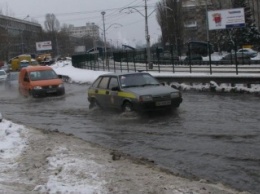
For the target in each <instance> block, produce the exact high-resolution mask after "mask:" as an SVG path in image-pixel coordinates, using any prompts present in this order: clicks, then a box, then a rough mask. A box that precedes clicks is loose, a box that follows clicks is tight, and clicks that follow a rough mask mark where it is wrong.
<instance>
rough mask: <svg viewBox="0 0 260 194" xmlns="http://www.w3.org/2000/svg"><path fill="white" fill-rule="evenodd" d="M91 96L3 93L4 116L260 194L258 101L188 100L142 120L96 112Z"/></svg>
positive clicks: (192, 96)
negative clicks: (35, 96) (91, 107)
mask: <svg viewBox="0 0 260 194" xmlns="http://www.w3.org/2000/svg"><path fill="white" fill-rule="evenodd" d="M87 88H88V85H76V84H66V95H65V96H63V97H50V98H40V99H32V98H24V97H21V96H19V94H18V92H17V88H16V87H12V88H5V87H4V85H0V112H1V113H2V115H3V116H4V117H5V118H6V119H9V120H12V121H14V122H17V123H21V124H24V125H26V126H30V127H35V128H43V129H46V130H59V131H62V132H66V133H70V134H74V135H75V136H77V137H80V138H82V139H84V140H86V141H90V142H93V143H97V144H100V145H103V146H105V147H108V148H111V149H115V150H120V151H122V152H124V153H127V154H131V155H133V156H135V157H142V158H146V159H148V160H151V161H154V163H156V164H158V165H159V166H161V167H163V168H166V169H169V170H170V171H171V172H173V173H175V174H178V175H180V176H183V177H188V178H192V179H206V180H209V181H212V182H221V183H223V184H225V185H229V186H231V187H233V188H235V189H238V190H241V191H249V192H251V193H254V194H257V193H259V190H260V125H259V124H260V116H259V110H260V103H259V98H260V97H259V96H254V95H251V94H216V93H198V92H197V93H194V92H184V93H183V99H184V101H183V103H182V104H181V105H180V107H179V108H178V109H177V110H176V111H174V112H173V113H172V114H162V113H159V114H152V115H145V116H144V115H143V116H138V115H134V114H133V115H120V114H119V113H117V112H109V111H102V110H100V109H94V110H89V109H88V102H87V95H86V91H87Z"/></svg>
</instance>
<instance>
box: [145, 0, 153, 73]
mask: <svg viewBox="0 0 260 194" xmlns="http://www.w3.org/2000/svg"><path fill="white" fill-rule="evenodd" d="M144 2H145V6H144V7H145V16H144V17H145V36H146V37H145V38H146V52H147V63H148V66H149V69H153V63H152V62H151V49H150V35H149V30H148V15H147V0H145V1H144Z"/></svg>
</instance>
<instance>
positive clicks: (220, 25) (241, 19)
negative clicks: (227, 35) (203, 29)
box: [208, 8, 245, 30]
mask: <svg viewBox="0 0 260 194" xmlns="http://www.w3.org/2000/svg"><path fill="white" fill-rule="evenodd" d="M208 23H209V30H220V29H230V28H242V27H245V13H244V8H236V9H226V10H215V11H208Z"/></svg>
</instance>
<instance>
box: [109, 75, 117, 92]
mask: <svg viewBox="0 0 260 194" xmlns="http://www.w3.org/2000/svg"><path fill="white" fill-rule="evenodd" d="M118 86H119V85H118V80H117V78H116V77H112V78H111V79H110V82H109V85H108V88H109V89H110V90H111V89H112V88H114V87H118Z"/></svg>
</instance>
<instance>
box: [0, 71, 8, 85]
mask: <svg viewBox="0 0 260 194" xmlns="http://www.w3.org/2000/svg"><path fill="white" fill-rule="evenodd" d="M6 77H7V74H6V72H5V70H3V69H0V83H4V82H5V80H6Z"/></svg>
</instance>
